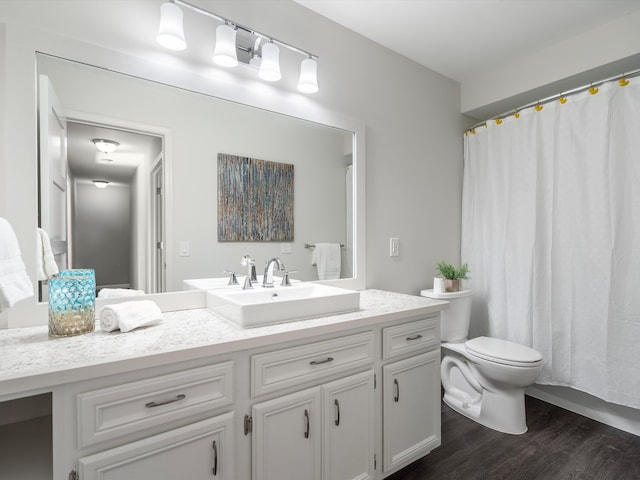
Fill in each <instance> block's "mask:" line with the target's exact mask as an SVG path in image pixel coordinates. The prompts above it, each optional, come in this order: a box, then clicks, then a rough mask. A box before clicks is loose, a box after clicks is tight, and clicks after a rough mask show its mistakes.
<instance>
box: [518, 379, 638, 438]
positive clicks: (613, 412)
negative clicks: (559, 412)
mask: <svg viewBox="0 0 640 480" xmlns="http://www.w3.org/2000/svg"><path fill="white" fill-rule="evenodd" d="M526 393H527V395H530V396H532V397H534V398H537V399H539V400H542V401H544V402H547V403H551V404H552V405H556V406H558V407H561V408H564V409H565V410H569V411H571V412H574V413H577V414H579V415H582V416H584V417H588V418H591V419H593V420H596V421H598V422H600V423H604V424H605V425H609V426H611V427H614V428H617V429H619V430H624V431H625V432H629V433H632V434H634V435H638V436H640V410H638V409H635V408H630V407H624V406H622V405H616V404H614V403H609V402H605V401H604V400H601V399H599V398H597V397H594V396H593V395H589V394H587V393H584V392H580V391H578V390H574V389H572V388H569V387H557V386H551V385H538V384H535V385H532V386H530V387H528V388H527V392H526Z"/></svg>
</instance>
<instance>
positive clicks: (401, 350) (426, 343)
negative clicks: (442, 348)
mask: <svg viewBox="0 0 640 480" xmlns="http://www.w3.org/2000/svg"><path fill="white" fill-rule="evenodd" d="M437 345H440V315H435V316H433V317H429V318H425V319H423V320H416V321H414V322H409V323H403V324H401V325H395V326H393V327H387V328H384V329H383V330H382V358H383V359H385V360H387V359H389V358H394V357H398V356H401V355H405V354H408V353H415V352H419V351H423V350H427V349H429V348H433V347H434V346H437Z"/></svg>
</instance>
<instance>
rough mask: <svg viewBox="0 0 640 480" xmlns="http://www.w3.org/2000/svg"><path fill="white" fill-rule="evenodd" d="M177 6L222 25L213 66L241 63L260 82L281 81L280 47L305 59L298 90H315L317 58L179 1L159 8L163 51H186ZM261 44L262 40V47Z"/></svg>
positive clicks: (302, 64) (181, 15)
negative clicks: (254, 74)
mask: <svg viewBox="0 0 640 480" xmlns="http://www.w3.org/2000/svg"><path fill="white" fill-rule="evenodd" d="M180 6H182V7H185V8H188V9H190V10H192V11H194V12H197V13H199V14H201V15H205V16H207V17H210V18H213V19H215V20H217V21H219V22H222V25H219V26H218V27H217V28H216V44H215V48H214V51H213V61H214V63H216V64H217V65H220V66H223V67H235V66H237V65H238V63H243V64H245V65H249V66H252V67H256V68H258V76H259V77H260V78H261V79H263V80H266V81H268V82H276V81H278V80H280V79H281V78H282V74H281V73H280V47H284V48H287V49H288V50H291V51H294V52H296V53H300V54H302V55H304V56H305V58H304V59H303V60H302V62H301V64H300V78H299V81H298V90H299V91H301V92H303V93H315V92H317V91H318V90H319V88H318V62H317V60H318V56H317V55H314V54H312V53H310V52H307V51H305V50H302V49H300V48H298V47H295V46H293V45H291V44H288V43H285V42H283V41H281V40H277V39H275V38H273V37H271V36H270V35H266V34H263V33H260V32H258V31H257V30H254V29H252V28H249V27H245V26H244V25H240V24H239V23H237V22H234V21H232V20H229V19H228V18H225V17H222V16H220V15H218V14H216V13H212V12H210V11H208V10H204V9H202V8H200V7H197V6H195V5H192V4H190V3H187V2H184V1H182V0H169V1H168V2H166V3H164V4H163V5H162V6H161V7H160V27H159V29H158V36H157V37H156V39H157V41H158V43H159V44H160V45H162V46H163V47H166V48H169V49H171V50H184V49H185V48H186V47H187V44H186V41H185V39H184V26H183V20H184V16H183V13H182V10H181V9H180ZM261 40H265V42H264V43H263V44H262V46H260V43H261Z"/></svg>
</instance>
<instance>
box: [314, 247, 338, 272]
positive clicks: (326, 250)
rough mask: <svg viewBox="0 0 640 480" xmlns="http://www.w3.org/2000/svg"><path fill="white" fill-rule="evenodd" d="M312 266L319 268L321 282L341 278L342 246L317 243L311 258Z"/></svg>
mask: <svg viewBox="0 0 640 480" xmlns="http://www.w3.org/2000/svg"><path fill="white" fill-rule="evenodd" d="M311 265H316V266H317V268H318V279H319V280H335V279H336V278H340V244H339V243H316V248H314V249H313V255H312V256H311Z"/></svg>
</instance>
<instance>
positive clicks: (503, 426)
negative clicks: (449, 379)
mask: <svg viewBox="0 0 640 480" xmlns="http://www.w3.org/2000/svg"><path fill="white" fill-rule="evenodd" d="M459 392H460V391H459V390H458V391H457V392H456V393H459ZM442 400H443V401H444V403H446V404H447V405H448V406H449V407H451V408H452V409H453V410H455V411H456V412H458V413H460V414H461V415H464V416H465V417H467V418H469V419H471V420H473V421H474V422H477V423H479V424H480V425H483V426H485V427H488V428H491V429H492V430H496V431H498V432H502V433H508V434H511V435H522V434H523V433H526V432H527V422H526V413H525V405H524V389H522V390H521V389H516V390H515V391H514V390H512V391H510V392H500V393H496V392H490V391H488V390H484V391H483V392H482V398H481V400H480V401H479V402H475V403H471V402H469V401H468V399H466V398H462V397H460V396H459V395H455V394H452V393H449V392H447V391H445V393H444V396H443V398H442Z"/></svg>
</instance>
